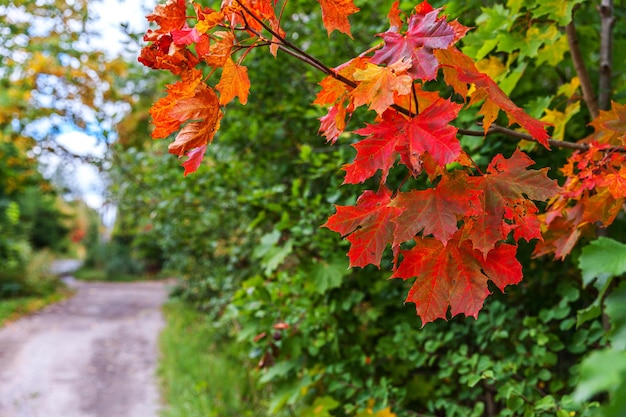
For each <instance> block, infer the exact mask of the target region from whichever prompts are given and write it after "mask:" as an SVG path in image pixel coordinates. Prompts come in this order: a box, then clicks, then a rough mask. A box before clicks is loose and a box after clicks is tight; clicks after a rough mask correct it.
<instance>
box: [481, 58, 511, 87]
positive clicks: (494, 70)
mask: <svg viewBox="0 0 626 417" xmlns="http://www.w3.org/2000/svg"><path fill="white" fill-rule="evenodd" d="M476 68H478V71H480V72H482V73H484V74H487V75H488V76H490V77H491V78H492V79H493V80H496V81H498V78H499V77H500V75H502V74H503V73H505V72H506V67H505V66H504V64H503V63H502V61H500V60H499V59H498V57H496V56H494V55H491V56H489V58H485V59H482V60H480V61H478V62H477V63H476Z"/></svg>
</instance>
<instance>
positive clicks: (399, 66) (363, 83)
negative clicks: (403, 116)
mask: <svg viewBox="0 0 626 417" xmlns="http://www.w3.org/2000/svg"><path fill="white" fill-rule="evenodd" d="M410 67H411V63H410V62H404V61H398V62H396V63H394V64H392V65H389V66H386V67H379V66H378V65H374V64H367V68H366V69H364V70H357V71H355V72H354V79H355V80H356V81H360V82H359V85H358V86H357V87H356V88H355V89H354V90H352V92H351V95H352V97H353V99H354V105H355V106H356V107H358V106H361V105H363V104H367V103H369V105H370V106H369V108H370V109H371V110H374V111H375V112H376V113H378V114H379V115H381V114H383V112H384V111H385V110H387V108H388V107H389V106H390V105H392V104H393V103H394V96H395V94H394V93H396V94H398V95H400V96H404V95H407V94H409V93H411V85H412V84H413V79H412V78H411V77H410V76H409V75H408V74H407V73H406V71H407V70H408V69H409V68H410Z"/></svg>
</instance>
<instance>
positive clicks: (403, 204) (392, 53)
mask: <svg viewBox="0 0 626 417" xmlns="http://www.w3.org/2000/svg"><path fill="white" fill-rule="evenodd" d="M319 3H320V7H321V10H322V19H323V23H324V26H325V28H326V30H327V32H328V34H329V36H330V34H331V33H332V32H333V31H334V30H338V31H340V32H343V33H345V34H347V35H351V32H350V22H349V19H348V18H349V16H350V15H352V14H353V13H356V12H357V11H358V8H357V7H355V5H354V3H353V0H338V1H330V0H319ZM191 8H193V11H191V10H190V9H191ZM283 11H284V8H281V7H278V6H277V4H276V3H275V2H273V1H272V0H225V1H223V2H222V5H221V8H220V9H219V10H213V9H210V8H203V7H201V6H200V5H199V4H198V3H195V2H191V4H190V7H189V8H188V7H187V5H186V3H185V2H184V1H183V0H168V1H167V3H166V4H164V5H160V6H157V7H156V9H155V11H154V13H152V14H150V15H149V16H148V20H150V21H151V22H154V23H155V24H156V25H157V26H158V28H157V29H156V30H150V31H148V33H147V34H146V36H145V37H144V39H145V40H146V41H147V42H150V44H149V46H146V47H145V48H143V50H142V52H141V56H140V57H139V61H140V62H142V63H144V64H145V65H147V66H149V67H151V68H154V69H162V70H167V71H170V72H172V73H174V74H176V75H178V76H179V77H180V81H179V82H177V83H175V84H173V85H170V86H168V87H167V90H168V91H167V96H165V97H163V98H162V99H160V100H159V101H157V102H156V103H155V105H154V106H153V108H152V110H151V114H152V117H153V121H154V125H155V129H154V132H153V137H166V136H169V135H171V134H173V133H174V132H177V133H176V137H175V139H174V141H173V142H172V143H171V144H170V146H169V151H170V152H171V153H173V154H175V155H178V156H179V157H181V156H184V155H186V156H188V159H187V160H186V161H185V162H184V163H183V166H184V168H185V175H187V174H189V173H192V172H194V171H196V169H197V168H198V167H199V165H200V164H201V162H202V158H203V155H204V152H205V150H206V147H207V145H208V144H209V143H211V141H212V139H213V136H214V135H215V132H216V130H217V129H218V127H219V122H220V119H221V117H222V110H221V108H222V107H223V106H225V105H227V104H228V103H230V102H231V101H233V100H234V99H235V97H237V98H238V99H239V101H240V102H241V104H246V102H247V100H248V95H249V90H250V81H249V79H248V69H247V68H246V67H244V66H243V65H242V61H243V60H244V59H245V58H246V57H247V56H248V51H249V50H250V49H252V48H255V47H260V46H267V45H269V48H270V52H271V53H272V54H273V55H274V56H276V54H277V51H278V50H279V49H284V50H289V51H291V54H292V55H294V56H299V57H301V59H303V60H304V61H305V62H307V63H310V64H311V65H314V66H316V67H317V68H320V69H323V70H324V72H325V73H326V74H327V75H328V76H327V77H326V78H324V79H323V80H322V81H321V83H320V85H321V91H320V92H319V93H318V95H317V97H316V99H315V101H314V104H317V105H320V106H324V107H327V109H328V111H327V113H326V115H324V116H323V117H321V119H320V121H321V127H320V133H321V134H322V135H323V136H324V137H326V139H327V141H329V142H331V143H333V142H335V141H336V140H337V139H338V138H339V137H340V135H342V133H344V131H345V130H346V125H347V123H348V121H349V119H350V116H351V115H352V113H353V112H354V111H355V109H356V108H358V107H360V106H366V107H367V108H369V109H370V110H373V111H374V112H375V113H376V118H375V120H374V122H373V123H371V124H368V125H367V126H365V127H363V128H360V129H358V130H356V131H355V133H356V134H357V135H359V136H361V137H363V139H361V140H359V141H357V142H356V143H354V144H353V146H354V148H355V149H356V151H357V153H356V157H355V159H354V161H352V162H351V163H348V164H346V165H344V167H343V169H344V170H345V180H344V182H345V183H350V184H355V183H363V182H366V181H369V182H370V183H374V184H375V187H374V189H371V190H367V191H365V192H363V193H362V194H361V196H360V197H359V198H358V200H357V201H356V204H355V205H354V206H337V207H336V210H337V211H336V213H335V214H334V215H332V216H331V217H330V218H329V219H328V221H327V222H326V224H325V226H326V227H327V228H329V229H331V230H333V231H336V232H338V233H340V234H341V235H342V236H344V237H346V239H347V240H348V241H349V242H350V244H351V247H350V250H349V252H348V257H349V258H350V264H351V265H352V266H358V267H364V266H366V265H369V264H373V265H376V266H379V267H380V264H381V262H382V260H383V258H384V253H385V250H386V248H387V247H391V249H392V255H393V256H392V259H393V277H395V278H402V279H410V278H415V282H414V284H413V286H412V288H411V290H410V292H409V295H408V297H407V301H410V302H413V303H415V305H416V309H417V312H418V314H419V315H420V317H421V318H422V322H423V323H426V322H429V321H432V320H435V319H437V318H444V319H445V318H446V317H447V315H448V309H450V313H451V314H452V315H453V316H454V315H456V314H460V313H463V314H465V315H467V316H473V317H476V315H477V314H478V311H479V310H480V308H481V307H482V305H483V302H484V299H485V297H486V296H487V295H488V293H489V290H488V287H487V282H488V281H489V280H491V281H492V282H494V283H495V284H496V285H497V286H498V287H499V288H500V289H501V290H504V288H505V287H506V286H507V285H511V284H516V283H517V282H519V281H520V280H521V278H522V275H521V267H520V265H519V263H518V262H517V260H516V259H515V252H516V244H515V242H517V241H518V240H519V239H525V240H532V239H539V240H541V238H542V235H541V225H542V221H543V222H545V224H548V225H551V224H556V223H558V222H562V223H563V222H567V219H568V218H569V217H567V216H574V217H575V216H582V217H581V218H585V217H584V216H585V210H581V209H579V208H575V207H565V206H563V204H561V203H559V202H558V201H557V200H555V199H554V196H555V195H557V194H558V193H559V191H560V189H559V187H558V186H557V184H556V182H555V181H554V180H550V179H549V178H548V177H547V175H546V171H547V169H541V170H532V169H529V167H530V166H531V165H532V164H533V163H534V162H533V161H532V160H531V159H530V158H529V157H528V156H527V155H525V154H524V153H522V152H521V151H516V152H515V153H514V154H513V155H512V156H511V157H510V158H505V157H503V156H502V155H498V156H496V157H495V158H494V159H493V160H492V161H491V163H490V164H489V165H488V167H487V168H486V171H485V172H484V173H483V172H482V171H481V170H480V168H479V167H478V166H476V164H475V163H474V162H473V161H472V160H471V158H470V157H469V156H468V155H467V154H466V153H465V152H464V151H463V149H462V148H461V144H460V142H459V140H458V138H457V134H458V129H457V128H456V127H455V126H454V125H453V124H452V123H453V122H454V121H455V120H456V119H457V116H458V114H459V112H460V111H461V110H462V109H463V108H464V107H466V106H471V105H474V104H480V103H482V106H481V109H480V111H479V113H480V114H482V115H483V116H484V118H483V123H484V126H485V132H486V131H487V130H488V129H489V126H490V125H491V124H492V123H493V122H494V121H495V119H496V118H497V117H498V115H499V113H500V111H501V110H502V111H503V112H504V113H505V114H506V116H507V117H508V121H509V123H510V124H514V123H516V124H518V125H520V126H521V127H522V128H524V129H525V130H527V131H528V132H529V133H530V135H531V136H533V137H534V138H535V140H536V141H538V142H539V143H541V144H543V145H544V146H546V147H547V146H548V134H547V133H546V130H545V125H544V124H543V123H542V122H539V121H537V120H535V119H533V118H532V117H530V116H529V115H528V114H526V113H525V112H524V111H523V110H522V109H521V108H519V107H517V106H516V105H515V104H514V103H513V102H512V101H511V100H510V99H509V98H508V97H507V96H506V94H505V93H504V92H503V91H502V90H501V89H500V88H499V87H498V86H497V84H496V83H495V82H494V81H493V80H492V79H491V78H489V77H488V76H487V75H485V74H483V73H481V72H480V71H478V69H477V68H476V66H475V65H474V62H473V61H472V60H471V59H470V58H469V57H468V56H466V55H464V54H463V53H462V52H460V51H459V50H458V49H456V47H455V44H456V42H457V41H459V39H461V38H462V37H463V36H464V35H465V33H466V32H467V31H468V28H466V27H465V26H463V25H461V24H460V23H458V22H456V21H452V22H449V21H447V19H446V17H445V16H444V15H442V9H435V8H433V7H432V6H431V5H430V4H429V3H428V2H427V1H423V2H421V3H420V4H418V5H417V6H416V7H415V8H414V9H413V11H412V13H411V14H410V15H408V16H406V17H405V15H403V14H402V13H401V11H400V8H399V2H398V1H396V2H395V3H394V4H393V5H392V7H391V11H390V12H389V15H388V17H389V22H390V28H389V30H388V31H387V32H384V33H382V34H379V36H380V37H381V38H382V40H383V42H382V44H381V45H379V46H378V47H376V48H374V49H373V50H372V51H370V52H369V53H364V54H362V55H361V56H359V57H357V58H354V59H352V60H350V61H348V62H346V63H345V64H342V65H340V66H338V67H337V68H335V69H330V68H326V67H324V66H323V64H321V63H319V61H318V60H315V59H313V57H310V58H308V59H307V58H306V56H303V54H304V55H306V53H305V52H303V51H302V50H300V49H298V48H295V47H294V46H293V45H292V44H291V43H290V42H287V41H286V40H285V33H284V31H283V30H282V28H281V27H280V22H281V18H282V13H283ZM405 28H406V29H405ZM240 51H242V54H241V55H240V56H239V57H235V55H236V54H237V53H239V52H240ZM371 52H373V53H371ZM204 68H207V69H208V73H205V71H204V70H203V69H204ZM214 73H215V74H217V75H218V76H219V82H217V83H216V84H215V87H210V86H208V85H207V83H206V80H207V79H209V77H210V76H211V75H212V74H214ZM440 74H441V75H442V80H441V81H443V82H444V83H446V84H448V85H449V86H450V87H451V88H452V90H453V91H454V92H455V93H457V94H458V95H460V96H461V97H463V98H464V100H459V99H458V98H457V99H456V101H455V99H453V98H452V97H442V96H440V95H439V93H438V92H433V91H429V90H430V88H428V87H426V86H425V85H426V83H428V82H429V81H430V80H435V79H437V78H438V77H439V76H440ZM470 87H471V88H470ZM457 97H458V96H457ZM624 114H626V112H625V111H624V110H623V109H621V108H615V109H614V111H613V113H611V114H603V115H602V119H599V120H597V121H596V122H595V125H594V126H603V129H604V130H605V131H610V132H612V133H610V134H608V137H606V138H605V137H603V138H602V140H605V141H610V140H616V138H621V139H620V140H623V133H622V132H623V131H625V130H626V128H624V126H625V124H623V123H622V120H626V116H624ZM594 140H596V141H597V142H599V143H602V142H601V141H600V138H597V137H594ZM594 149H596V151H595V152H596V153H593V154H590V155H587V156H584V155H580V157H579V159H574V160H572V164H573V165H572V167H573V168H571V170H572V171H576V172H577V173H579V177H580V178H581V180H580V181H579V182H578V183H576V184H569V185H568V184H566V190H567V192H569V193H573V194H574V195H576V196H579V197H580V200H581V201H583V197H582V196H584V195H585V192H587V191H590V190H591V189H592V188H594V189H595V190H597V191H599V192H600V194H601V193H602V192H603V190H606V193H607V195H609V196H610V198H613V199H614V200H615V201H616V202H617V201H618V200H620V199H623V194H624V189H625V188H626V187H625V183H626V180H625V174H626V170H624V169H618V163H620V162H621V160H619V158H618V157H616V156H614V157H612V159H610V160H607V161H606V163H605V165H606V167H607V169H612V171H611V172H607V175H606V176H605V177H604V179H603V180H599V179H597V177H593V178H595V179H594V180H593V187H591V186H590V185H583V186H582V187H583V188H582V189H580V188H576V186H577V185H578V184H586V183H585V180H584V178H587V177H588V176H589V173H588V172H587V170H588V169H591V165H592V163H593V164H595V163H597V162H598V161H597V160H598V159H599V158H601V157H606V154H605V153H603V149H602V148H601V147H595V148H594ZM585 158H586V159H585ZM587 160H588V161H590V162H589V163H588V164H587V165H585V161H587ZM574 166H575V168H574ZM396 167H397V168H398V170H397V171H396V172H404V174H405V175H406V180H412V179H413V178H415V179H418V180H417V181H415V183H412V182H409V183H407V184H408V185H407V186H406V187H404V188H403V190H400V188H399V187H392V186H390V185H389V183H391V181H388V178H391V177H390V175H389V174H390V172H391V171H392V170H394V169H396ZM379 172H380V174H379ZM406 180H405V181H406ZM405 190H406V191H405ZM589 194H590V196H589V198H587V199H586V200H584V201H585V204H586V206H585V207H587V209H589V208H590V207H591V205H592V204H593V203H592V200H593V196H592V195H591V192H589ZM596 194H597V193H596ZM561 195H562V196H565V194H561ZM594 195H595V194H594ZM563 198H565V197H563ZM568 198H569V197H568ZM548 199H552V203H551V207H552V211H551V214H550V213H548V214H546V216H548V215H550V216H551V217H550V218H547V217H541V216H539V210H538V208H537V207H536V206H535V204H534V202H533V201H545V200H548ZM568 201H569V200H568ZM603 201H606V200H603ZM559 204H561V206H559ZM567 210H569V212H568V214H567V215H564V214H563V212H564V211H567ZM598 210H599V209H598V208H597V207H596V209H595V212H596V213H597V212H598ZM557 212H558V213H557ZM612 215H613V211H610V210H609V211H608V212H606V213H604V216H605V220H608V218H610V217H611V216H612ZM555 222H556V223H555ZM550 245H554V243H553V241H552V240H546V242H545V246H544V247H549V246H550Z"/></svg>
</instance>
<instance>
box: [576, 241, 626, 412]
mask: <svg viewBox="0 0 626 417" xmlns="http://www.w3.org/2000/svg"><path fill="white" fill-rule="evenodd" d="M624 259H626V245H624V244H622V243H620V242H617V241H615V240H613V239H608V238H605V237H601V238H599V239H597V240H595V241H593V242H591V243H590V244H589V245H588V246H586V247H585V248H583V250H582V255H581V256H580V262H579V266H580V269H581V270H582V274H583V279H584V280H585V282H586V283H587V284H589V283H590V282H591V281H592V280H595V279H596V278H597V281H595V282H594V284H595V286H596V288H597V289H598V291H599V294H598V298H597V299H596V301H595V302H594V304H592V305H593V306H595V308H596V310H597V315H599V314H600V312H601V311H603V312H604V314H605V315H606V319H607V320H608V322H609V323H610V324H609V326H610V327H609V329H608V332H607V335H606V336H607V339H608V342H609V346H607V347H606V348H604V349H601V350H598V351H595V352H592V353H591V354H590V355H588V356H587V357H586V358H585V359H584V360H583V362H582V364H581V375H580V383H579V385H578V387H577V388H576V392H575V394H574V398H575V399H576V400H578V401H581V402H582V401H585V400H589V399H592V398H598V394H602V393H606V394H608V396H609V401H608V403H607V404H605V405H604V406H603V407H602V408H601V415H602V416H605V417H618V416H621V415H622V414H623V412H624V410H625V409H626V309H625V306H626V282H625V281H622V282H621V283H620V285H619V286H618V287H617V288H615V289H614V290H612V291H611V292H610V294H609V295H608V296H606V294H607V288H609V287H610V285H611V283H612V282H613V280H614V279H616V278H620V277H622V278H623V276H624V274H625V273H626V264H625V263H624ZM605 296H606V298H605Z"/></svg>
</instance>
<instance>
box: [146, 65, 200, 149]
mask: <svg viewBox="0 0 626 417" xmlns="http://www.w3.org/2000/svg"><path fill="white" fill-rule="evenodd" d="M201 81H202V72H201V71H198V70H191V71H190V72H189V74H188V75H187V76H186V77H185V79H184V80H181V81H178V82H176V83H175V84H170V85H168V86H167V87H166V88H167V95H166V96H165V97H162V98H160V99H159V100H158V101H157V102H156V103H154V105H153V106H152V108H151V109H150V114H151V115H152V121H153V123H154V125H155V129H154V130H153V131H152V137H153V138H155V139H156V138H165V137H167V136H168V135H169V134H171V133H172V132H174V131H176V130H178V129H180V125H181V124H182V123H183V122H184V121H185V120H179V119H178V118H176V117H173V115H172V114H171V112H172V110H173V109H174V107H175V106H176V105H177V104H178V103H179V102H180V100H183V99H186V98H190V97H193V96H194V94H195V92H196V89H197V88H198V86H199V85H200V83H201Z"/></svg>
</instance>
